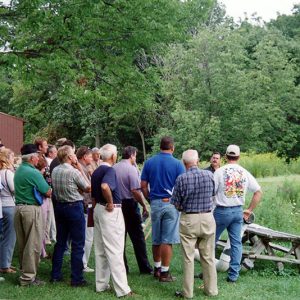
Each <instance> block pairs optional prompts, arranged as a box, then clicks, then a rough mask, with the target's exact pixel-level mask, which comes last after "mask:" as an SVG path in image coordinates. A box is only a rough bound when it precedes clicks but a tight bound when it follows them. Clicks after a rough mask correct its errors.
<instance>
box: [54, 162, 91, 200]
mask: <svg viewBox="0 0 300 300" xmlns="http://www.w3.org/2000/svg"><path fill="white" fill-rule="evenodd" d="M52 186H53V193H54V194H55V199H56V201H58V202H75V201H80V200H83V196H82V195H81V194H80V193H79V191H78V189H81V190H85V189H86V188H87V187H88V186H89V183H88V182H87V181H86V180H85V179H84V177H83V176H82V174H81V173H80V172H79V171H78V170H77V169H75V168H74V167H72V166H71V165H70V164H67V163H64V164H61V165H59V166H57V167H56V168H55V169H54V170H53V172H52Z"/></svg>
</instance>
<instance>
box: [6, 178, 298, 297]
mask: <svg viewBox="0 0 300 300" xmlns="http://www.w3.org/2000/svg"><path fill="white" fill-rule="evenodd" d="M285 179H288V178H286V177H282V178H281V177H278V178H265V179H262V180H260V182H261V184H262V186H263V189H264V191H265V192H264V199H265V198H266V201H268V200H267V198H268V197H265V196H267V194H269V192H268V189H269V190H270V191H271V190H274V186H277V185H278V184H279V183H280V182H283V181H284V180H285ZM290 179H292V180H293V181H298V182H300V177H299V176H295V177H292V178H290ZM262 201H264V200H262ZM259 209H264V210H268V208H264V206H263V205H261V207H259V208H257V210H259ZM278 210H280V207H278ZM258 217H259V214H258ZM256 222H257V223H258V224H261V223H260V220H259V219H257V220H256ZM262 225H264V224H262ZM297 234H300V233H299V232H298V233H297ZM147 246H148V253H149V257H150V258H151V245H150V237H149V238H148V240H147ZM48 249H49V252H50V253H51V252H52V251H53V247H51V246H50V247H49V248H48ZM127 258H128V261H129V266H130V274H129V275H128V281H129V285H130V287H131V288H132V290H133V291H134V292H136V293H137V294H138V295H139V297H135V298H137V299H176V298H175V297H174V293H175V291H176V290H180V289H181V284H182V257H181V250H180V246H179V245H176V246H175V247H174V256H173V260H172V265H171V272H172V274H173V275H174V276H176V277H177V281H176V282H174V283H167V284H166V283H159V282H158V281H157V280H155V279H154V278H153V277H152V276H148V275H140V274H139V272H138V268H137V264H136V261H135V258H134V254H133V249H132V246H131V244H130V242H129V239H128V246H127ZM151 261H152V259H151ZM14 265H15V266H17V265H18V263H17V258H16V257H15V258H14ZM69 266H70V257H69V256H65V259H64V278H65V279H64V282H62V283H58V284H51V283H50V282H49V279H50V270H51V261H49V260H42V261H41V263H40V267H39V272H38V275H39V278H41V279H43V280H45V281H46V282H47V284H46V286H44V287H29V288H27V287H19V285H18V276H19V274H18V273H17V274H8V275H5V278H6V281H5V282H1V283H0V300H1V299H24V300H25V299H26V300H29V299H30V300H31V299H39V300H47V299H55V300H59V299H65V300H68V299H70V300H71V299H72V300H74V299H76V298H77V299H78V300H79V299H107V300H108V299H116V297H115V294H114V293H113V292H105V293H101V294H99V293H96V292H95V282H94V281H95V278H94V276H95V275H94V273H88V274H86V276H85V277H86V279H87V281H88V282H89V286H87V287H84V288H71V287H70V270H69V269H70V267H69ZM89 266H90V267H94V257H93V254H92V255H91V259H90V263H89ZM199 272H200V265H199V263H197V262H195V273H199ZM225 279H226V273H219V274H218V286H219V295H218V296H217V297H214V299H249V300H255V299H272V300H275V299H278V300H279V299H286V300H293V299H295V300H296V299H300V275H299V269H298V268H297V267H295V266H292V265H289V264H286V265H285V269H284V271H283V272H282V273H280V274H279V273H278V272H277V271H276V268H275V264H273V263H272V262H263V261H260V262H259V261H258V262H256V263H255V268H254V270H253V271H248V272H245V273H242V274H241V276H240V278H239V280H238V282H237V283H236V284H229V283H227V282H226V280H225ZM201 284H202V281H200V280H199V279H196V280H195V285H194V298H201V299H209V297H206V296H205V295H204V294H203V292H202V290H201V289H200V288H199V287H200V285H201Z"/></svg>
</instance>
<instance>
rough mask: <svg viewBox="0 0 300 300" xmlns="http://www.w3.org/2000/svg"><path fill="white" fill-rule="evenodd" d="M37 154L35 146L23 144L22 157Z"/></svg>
mask: <svg viewBox="0 0 300 300" xmlns="http://www.w3.org/2000/svg"><path fill="white" fill-rule="evenodd" d="M37 152H38V148H37V146H36V145H35V144H25V145H23V146H22V148H21V154H22V155H27V154H32V153H37Z"/></svg>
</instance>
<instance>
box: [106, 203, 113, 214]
mask: <svg viewBox="0 0 300 300" xmlns="http://www.w3.org/2000/svg"><path fill="white" fill-rule="evenodd" d="M105 209H106V210H107V211H108V212H112V211H113V210H114V204H113V203H107V204H106V206H105Z"/></svg>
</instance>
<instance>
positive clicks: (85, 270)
mask: <svg viewBox="0 0 300 300" xmlns="http://www.w3.org/2000/svg"><path fill="white" fill-rule="evenodd" d="M83 272H86V273H92V272H95V270H94V269H92V268H90V267H85V268H84V269H83Z"/></svg>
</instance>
